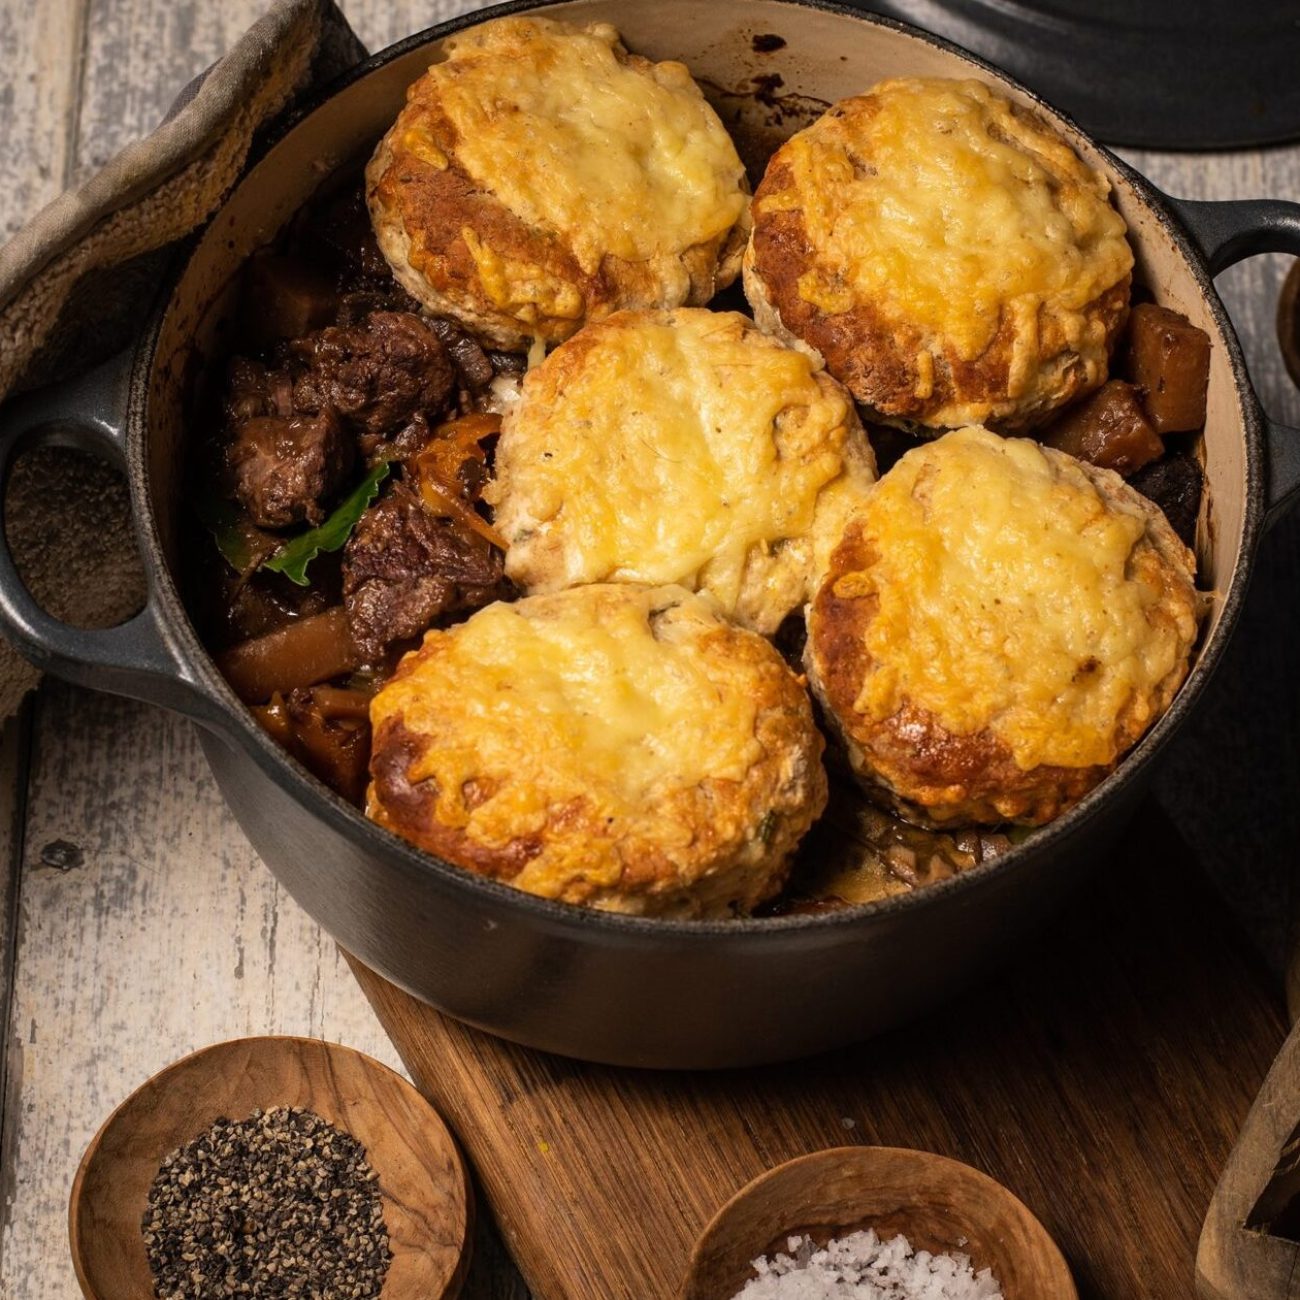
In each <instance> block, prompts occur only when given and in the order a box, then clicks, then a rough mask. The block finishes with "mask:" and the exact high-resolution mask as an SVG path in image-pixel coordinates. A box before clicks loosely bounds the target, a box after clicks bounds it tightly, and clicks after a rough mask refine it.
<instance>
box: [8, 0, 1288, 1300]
mask: <svg viewBox="0 0 1300 1300" xmlns="http://www.w3.org/2000/svg"><path fill="white" fill-rule="evenodd" d="M262 5H263V0H225V2H224V3H221V4H216V5H212V4H198V3H195V0H39V3H37V2H35V0H0V106H3V110H4V113H3V116H4V132H3V136H0V239H2V238H5V237H7V236H8V235H9V234H11V233H12V232H13V231H14V230H15V229H17V227H18V226H19V225H21V224H22V223H23V221H25V220H26V219H27V218H28V217H29V216H30V215H31V214H32V213H33V212H34V211H36V210H37V209H38V208H39V207H40V206H41V205H42V204H43V203H45V202H46V201H48V200H49V199H50V198H52V197H53V196H54V195H55V194H56V193H58V192H59V191H60V190H61V189H63V188H64V187H66V186H68V185H71V184H75V183H76V182H78V181H79V180H81V179H82V178H84V177H85V176H86V175H87V174H88V173H89V172H90V171H92V170H93V169H94V168H95V167H97V166H98V165H99V164H101V163H102V162H103V161H104V160H105V159H107V158H108V157H109V156H111V155H112V154H113V153H114V152H115V151H116V150H117V149H119V148H120V147H121V146H122V145H124V144H125V143H127V142H128V141H129V140H131V139H132V138H134V137H136V136H138V135H141V134H143V133H144V132H146V131H147V130H149V129H150V128H151V127H152V126H153V125H154V123H155V122H156V121H157V120H158V118H159V117H160V116H161V114H162V112H163V111H164V109H165V107H166V105H167V104H168V103H169V102H170V100H171V98H172V97H173V95H174V94H175V92H176V91H177V90H178V89H179V88H180V87H181V86H182V85H183V84H184V83H185V82H186V81H187V80H189V79H190V78H191V77H192V76H194V75H195V74H196V73H197V72H199V71H200V70H201V69H202V68H204V67H205V66H207V65H208V64H209V63H210V62H212V60H213V59H215V58H216V57H217V56H218V55H219V54H220V53H221V52H222V51H223V50H225V49H227V48H228V47H229V46H230V45H231V44H232V43H233V42H234V41H235V39H236V38H237V37H238V35H239V34H240V33H241V32H242V31H243V30H244V28H245V27H246V26H247V25H248V24H249V23H250V22H251V21H252V20H253V18H254V17H255V16H256V15H257V13H258V12H259V11H260V9H261V8H262ZM473 7H474V5H473V4H472V3H465V2H464V0H343V8H344V10H345V11H346V13H347V15H348V17H349V19H350V20H351V22H352V24H353V26H354V27H355V28H356V30H357V32H358V34H359V35H360V36H361V38H362V39H363V40H364V41H365V42H366V44H367V45H368V46H369V47H370V48H371V49H378V48H380V47H382V46H384V45H386V44H389V43H390V42H392V41H394V40H397V39H398V38H400V37H402V36H404V35H406V34H407V33H408V32H411V31H415V30H418V29H420V28H422V27H426V26H428V25H430V24H431V23H434V22H436V21H438V20H440V19H442V18H444V17H447V16H449V15H450V14H452V13H454V12H459V11H461V10H464V9H468V8H473ZM1129 156H1130V157H1131V159H1132V161H1134V162H1135V163H1136V165H1137V166H1139V167H1140V168H1141V169H1142V170H1144V171H1145V172H1146V173H1147V174H1148V175H1149V176H1151V177H1152V178H1153V179H1154V180H1155V181H1156V182H1157V183H1158V184H1161V185H1163V186H1164V187H1165V188H1166V189H1168V190H1169V191H1171V192H1173V193H1176V194H1186V195H1191V196H1194V197H1201V198H1225V197H1231V196H1244V195H1258V194H1269V195H1279V196H1294V197H1300V146H1297V147H1289V148H1284V149H1275V150H1268V151H1258V152H1242V153H1236V154H1231V155H1218V156H1199V155H1154V154H1142V155H1137V154H1130V155H1129ZM1284 270H1285V263H1284V260H1283V259H1278V258H1258V259H1255V260H1254V261H1252V262H1249V263H1247V264H1245V265H1243V266H1240V267H1237V268H1234V269H1233V270H1232V271H1231V272H1229V273H1228V274H1227V275H1225V276H1224V277H1223V279H1222V280H1221V282H1220V288H1221V290H1222V292H1223V294H1224V297H1225V298H1226V300H1227V301H1228V304H1229V307H1230V310H1231V311H1232V314H1233V316H1234V319H1235V320H1236V322H1237V325H1238V329H1239V331H1240V333H1241V336H1242V339H1243V343H1244V345H1245V348H1246V352H1247V356H1248V358H1249V360H1250V364H1251V370H1252V373H1253V375H1254V378H1255V382H1256V385H1257V387H1258V388H1259V390H1260V393H1261V396H1262V397H1263V400H1264V402H1265V405H1266V406H1268V407H1269V408H1270V409H1271V410H1273V411H1274V412H1275V413H1277V414H1279V415H1282V416H1284V417H1285V418H1287V419H1289V420H1290V422H1292V423H1297V424H1300V394H1297V392H1296V390H1295V389H1294V388H1293V387H1292V386H1291V385H1290V383H1289V381H1288V380H1287V378H1286V376H1285V374H1284V372H1283V370H1282V367H1281V364H1280V361H1279V358H1278V354H1277V350H1276V346H1275V344H1274V342H1273V333H1272V321H1273V313H1274V304H1275V302H1276V295H1277V289H1278V286H1279V285H1280V282H1281V277H1282V274H1283V272H1284ZM1292 598H1293V599H1300V592H1294V593H1292ZM1205 865H1206V866H1208V867H1209V868H1210V869H1211V870H1212V871H1213V870H1214V869H1215V868H1216V867H1217V866H1219V865H1220V864H1217V863H1215V862H1208V863H1206V864H1205ZM1187 869H1188V870H1194V869H1195V864H1193V863H1188V864H1187ZM1234 901H1235V902H1236V903H1237V904H1238V905H1239V908H1240V910H1242V911H1243V912H1244V913H1246V915H1247V919H1250V914H1251V912H1252V911H1254V912H1256V913H1258V914H1259V916H1258V917H1257V918H1256V919H1259V918H1260V917H1266V916H1267V914H1270V913H1276V912H1277V911H1278V907H1277V900H1276V898H1275V897H1273V896H1262V895H1260V894H1258V892H1256V893H1253V894H1252V893H1251V892H1250V890H1247V891H1245V892H1244V893H1243V892H1240V891H1239V892H1238V894H1237V896H1236V898H1235V899H1234ZM1261 933H1263V934H1264V936H1265V938H1266V939H1267V937H1268V932H1267V929H1266V927H1265V928H1263V929H1262V930H1261ZM1273 937H1274V939H1275V940H1276V930H1275V931H1274V934H1273ZM1274 946H1275V947H1276V944H1275V945H1274ZM0 1022H2V1024H3V1031H4V1037H3V1039H0V1074H2V1079H3V1086H2V1087H0V1108H2V1109H0V1123H2V1127H0V1296H3V1297H7V1298H8V1297H12V1300H72V1298H73V1297H75V1296H76V1295H77V1294H78V1290H77V1286H76V1282H75V1280H74V1278H73V1275H72V1268H71V1264H70V1262H69V1260H68V1257H67V1249H66V1244H65V1243H66V1226H65V1225H66V1203H67V1195H68V1189H69V1186H70V1184H71V1180H72V1175H73V1172H74V1170H75V1168H76V1164H77V1161H78V1159H79V1157H80V1155H81V1152H82V1150H83V1149H84V1147H85V1145H86V1143H87V1141H88V1140H89V1138H90V1137H91V1135H92V1134H93V1133H94V1131H95V1129H96V1127H97V1126H98V1125H99V1123H100V1121H101V1120H102V1119H103V1117H104V1116H105V1115H106V1114H107V1113H108V1112H109V1110H111V1109H112V1107H113V1106H115V1105H116V1104H117V1102H118V1101H120V1100H121V1099H122V1098H123V1097H124V1096H125V1095H126V1094H127V1093H128V1092H129V1091H131V1089H133V1088H134V1087H136V1086H137V1085H138V1084H139V1083H140V1082H142V1081H143V1080H144V1079H145V1078H147V1077H148V1076H149V1075H150V1074H152V1073H153V1072H154V1071H156V1070H157V1069H159V1068H160V1067H161V1066H163V1065H164V1064H166V1063H167V1062H168V1061H170V1060H173V1059H174V1058H176V1057H178V1056H180V1055H182V1054H184V1053H186V1052H188V1051H190V1050H192V1049H193V1048H195V1047H198V1046H201V1045H204V1044H207V1043H210V1042H215V1041H217V1040H219V1039H223V1038H230V1037H234V1036H238V1035H242V1034H258V1033H295V1034H315V1035H319V1036H321V1037H325V1038H330V1039H334V1040H337V1041H341V1042H344V1043H348V1044H351V1045H353V1046H355V1047H358V1048H360V1049H362V1050H364V1051H367V1052H370V1053H371V1054H373V1055H374V1056H376V1057H378V1058H379V1059H380V1060H383V1061H386V1062H388V1063H390V1064H393V1065H395V1066H398V1065H399V1063H398V1061H397V1058H396V1053H395V1052H394V1051H393V1049H392V1047H391V1045H390V1044H389V1042H388V1040H387V1039H386V1037H385V1035H384V1033H383V1031H382V1029H381V1028H380V1026H379V1023H378V1021H377V1020H376V1018H375V1016H374V1014H373V1013H372V1011H371V1010H370V1007H369V1006H368V1004H367V1003H366V1001H365V999H364V998H363V996H362V994H361V992H360V990H359V988H358V987H357V985H356V983H355V981H354V980H353V978H352V975H351V974H350V972H349V971H348V968H347V966H346V965H345V963H344V961H343V959H342V958H341V957H340V955H339V953H338V951H337V949H336V948H335V946H334V944H333V942H332V941H331V940H330V939H329V937H328V936H326V935H324V934H322V933H321V931H320V930H319V929H318V927H317V926H316V925H315V924H313V923H312V922H311V921H310V920H309V919H308V918H307V917H306V916H305V915H304V914H303V913H302V912H301V910H300V909H299V908H298V907H297V906H296V905H295V904H294V903H293V902H292V900H290V899H289V898H288V897H287V896H286V895H285V894H284V893H283V891H282V890H281V889H280V888H279V887H278V885H277V884H276V882H275V880H274V879H273V878H272V876H271V875H270V873H269V872H268V871H266V870H265V868H263V867H262V866H261V864H260V863H259V862H258V860H257V859H256V857H255V856H254V854H253V852H252V850H251V849H250V848H249V846H248V844H247V843H246V842H245V840H244V838H243V836H242V834H241V833H240V831H239V829H238V827H237V826H236V825H235V823H234V821H233V819H232V818H231V817H230V816H229V815H228V813H227V812H226V810H225V807H224V805H223V803H222V801H221V798H220V796H219V795H218V793H217V790H216V788H215V786H214V785H213V783H212V780H211V778H210V777H209V775H208V772H207V768H206V766H205V764H204V762H203V759H202V756H201V754H200V752H199V749H198V744H197V741H196V739H195V736H194V734H193V732H192V730H191V728H190V726H189V724H188V723H184V722H181V721H179V720H177V719H175V718H172V717H170V716H168V715H165V714H163V713H161V712H158V711H157V710H154V709H150V708H148V707H146V706H144V705H139V704H134V703H130V702H127V701H123V700H115V699H111V698H108V697H105V696H100V695H95V694H92V693H89V692H85V691H80V690H75V689H72V688H69V687H66V686H63V685H61V684H58V683H47V684H46V685H45V686H44V687H42V689H41V690H40V691H39V692H38V693H37V695H36V696H35V697H34V698H32V699H31V700H29V702H28V705H27V707H26V708H25V710H24V712H23V713H22V715H21V716H20V717H19V718H18V719H16V720H14V721H13V722H11V723H10V724H9V725H8V726H7V727H6V728H5V730H4V733H3V738H2V740H0ZM399 1068H400V1066H399ZM1189 1276H1190V1261H1189ZM466 1295H467V1297H469V1300H485V1298H487V1297H495V1298H497V1300H505V1298H507V1297H511V1298H514V1300H519V1298H521V1297H524V1296H526V1292H525V1290H524V1288H523V1285H522V1283H521V1282H519V1280H518V1277H517V1275H516V1274H515V1272H514V1270H513V1268H512V1266H511V1265H510V1263H509V1261H508V1260H507V1259H506V1258H505V1257H504V1255H503V1254H502V1252H501V1251H500V1249H499V1247H498V1246H497V1245H496V1243H495V1238H494V1237H493V1236H492V1234H491V1231H490V1228H485V1230H484V1232H483V1234H482V1240H481V1242H480V1246H479V1254H478V1258H477V1262H476V1265H475V1268H474V1271H473V1274H472V1277H471V1281H470V1284H469V1287H468V1289H467V1291H466Z"/></svg>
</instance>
